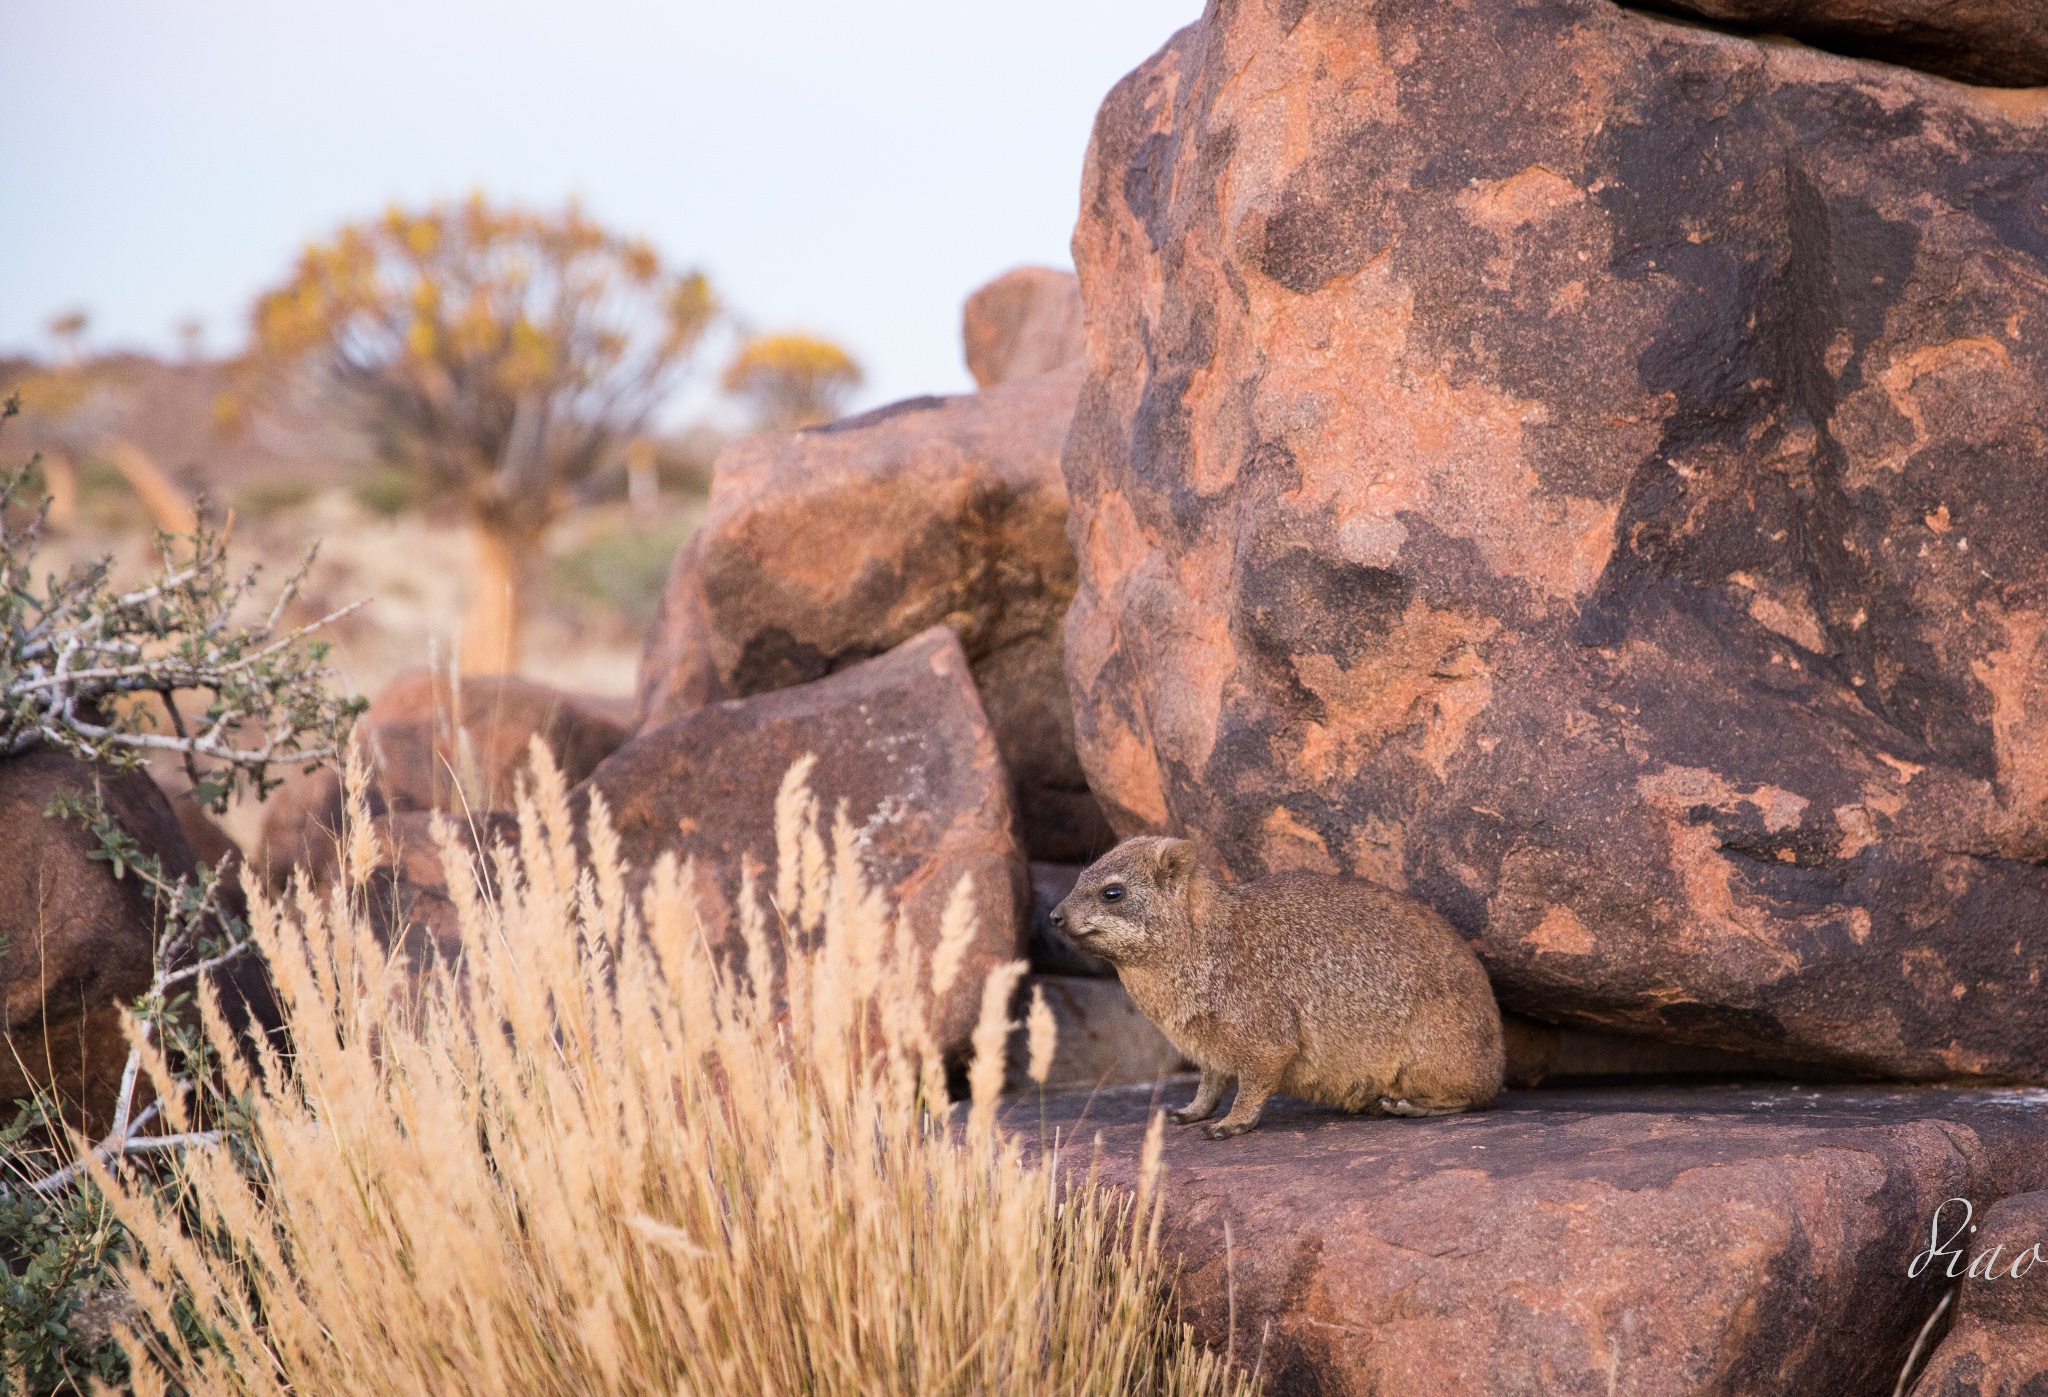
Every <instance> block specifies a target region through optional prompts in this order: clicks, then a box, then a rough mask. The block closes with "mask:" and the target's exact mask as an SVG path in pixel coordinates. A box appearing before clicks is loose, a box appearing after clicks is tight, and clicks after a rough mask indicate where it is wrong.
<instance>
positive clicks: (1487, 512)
mask: <svg viewBox="0 0 2048 1397" xmlns="http://www.w3.org/2000/svg"><path fill="white" fill-rule="evenodd" d="M1074 251H1075V257H1076V262H1077V265H1078V266H1079V269H1080V276H1081V286H1082V295H1083V299H1084V300H1085V301H1086V303H1087V306H1088V324H1089V337H1090V341H1089V354H1088V380H1087V383H1086V385H1085V386H1084V387H1083V390H1082V394H1081V401H1080V406H1079V408H1078V410H1077V414H1076V418H1075V422H1074V427H1073V431H1072V433H1071V435H1070V437H1069V440H1068V446H1067V450H1066V456H1065V464H1066V471H1067V479H1068V484H1069V488H1070V493H1071V496H1072V501H1073V517H1072V522H1071V527H1070V532H1071V537H1072V539H1073V542H1074V545H1075V550H1076V553H1077V554H1078V556H1079V560H1080V566H1081V586H1080V590H1079V592H1078V594H1077V596H1076V600H1075V603H1074V606H1073V609H1072V611H1071V613H1070V615H1069V619H1068V623H1067V638H1068V649H1067V659H1068V678H1069V683H1070V687H1071V689H1072V692H1073V693H1074V695H1075V698H1076V702H1077V727H1078V732H1079V741H1080V748H1081V753H1082V758H1083V764H1084V766H1085V767H1086V769H1087V771H1088V775H1089V778H1090V782H1091V785H1092V787H1093V789H1094V791H1095V793H1096V795H1097V797H1098V798H1099V799H1101V800H1102V801H1103V803H1104V806H1105V808H1106V809H1108V810H1109V812H1110V814H1111V818H1112V820H1113V822H1114V823H1116V824H1117V826H1118V827H1119V830H1120V832H1125V833H1129V832H1136V831H1139V830H1173V831H1177V832H1184V833H1186V834H1188V835H1190V836H1192V837H1194V838H1196V839H1198V840H1200V841H1202V842H1203V843H1204V844H1206V845H1207V846H1209V848H1210V849H1211V851H1212V852H1213V854H1214V855H1215V857H1217V858H1218V859H1219V860H1220V861H1221V862H1222V863H1223V864H1224V865H1225V866H1226V867H1228V868H1229V869H1230V870H1231V871H1232V872H1233V873H1235V874H1237V875H1239V876H1248V875H1252V874H1256V873H1260V872H1264V871H1267V870H1271V869H1276V868H1285V867H1290V866H1306V867H1319V868H1336V869H1340V870H1344V871H1347V872H1352V873H1358V874H1363V875H1365V876H1368V877H1373V878H1377V879H1380V880H1382V881H1385V882H1387V883H1389V884H1391V885H1394V886H1396V887H1401V888H1405V889H1406V890H1407V891H1409V892H1410V893H1412V894H1414V895H1416V896H1418V897H1420V898H1422V899H1423V900H1425V901H1427V902H1429V903H1430V904H1431V905H1433V906H1434V907H1436V908H1437V910H1439V911H1440V912H1442V913H1443V914H1444V915H1445V916H1446V917H1448V918H1449V919H1450V921H1451V922H1452V923H1453V925H1455V926H1457V927H1458V928H1459V929H1460V930H1461V931H1463V932H1464V933H1466V934H1467V935H1468V936H1472V937H1474V938H1475V939H1476V941H1477V943H1478V949H1479V950H1480V952H1481V954H1482V956H1483V957H1484V958H1485V960H1486V963H1487V967H1488V969H1489V971H1490V973H1491V974H1492V977H1493V981H1494V984H1495V986H1496V987H1497V988H1498V990H1499V992H1500V994H1501V998H1502V1001H1503V1003H1504V1004H1505V1005H1506V1006H1508V1007H1510V1008H1522V1009H1527V1010H1529V1011H1530V1012H1532V1013H1534V1014H1535V1015H1537V1016H1538V1017H1542V1018H1546V1019H1550V1020H1553V1021H1563V1022H1568V1023H1573V1024H1577V1025H1580V1026H1586V1027H1603V1026H1605V1027H1611V1028H1615V1029H1620V1030H1623V1031H1628V1032H1638V1033H1648V1034H1654V1035H1658V1036H1662V1037H1665V1038H1669V1039H1672V1040H1676V1041H1681V1042H1688V1043H1694V1044H1698V1045H1701V1046H1709V1047H1723V1048H1731V1049H1738V1050H1743V1051H1748V1052H1755V1053H1762V1054H1768V1055H1770V1056H1773V1057H1777V1058H1798V1059H1803V1060H1807V1061H1813V1062H1826V1063H1831V1064H1835V1065H1838V1066H1841V1067H1846V1068H1851V1069H1857V1070H1864V1071H1871V1072H1880V1073H1887V1074H1898V1075H1903V1076H1907V1077H1912V1078H1947V1077H1968V1076H1977V1075H1981V1076H1986V1077H1994V1078H1996V1077H2006V1078H2025V1079H2040V1078H2042V1077H2044V1076H2048V995H2044V994H2043V993H2042V992H2041V986H2042V984H2043V982H2044V979H2048V872H2044V869H2043V867H2042V861H2043V860H2044V859H2048V703H2044V702H2043V701H2042V698H2041V695H2042V694H2043V693H2044V692H2048V473H2044V472H2043V471H2042V470H2041V469H2040V463H2041V462H2042V461H2043V460H2044V459H2048V108H2044V107H2043V106H2042V105H2041V104H2039V103H2033V104H2031V105H2030V104H2029V103H2027V102H2024V101H2020V100H2017V99H2008V98H2004V97H2000V96H1998V95H1997V94H1987V93H1985V92H1983V91H1981V90H1976V89H1970V88H1965V87H1961V86H1958V85H1956V84H1952V83H1948V82H1944V81H1942V80H1939V79H1936V78H1931V77H1928V76H1925V75H1923V74H1920V73H1916V72H1912V71H1908V70H1905V69H1897V68H1887V67H1883V66H1880V65H1876V64H1872V63H1868V62H1862V61H1856V60H1851V59H1846V58H1838V57H1834V56H1831V55H1828V54H1825V53H1820V52H1817V51H1814V50H1811V49H1806V48H1802V47H1799V46H1788V45H1784V44H1766V43H1759V42H1754V41H1751V40H1748V39H1744V38H1741V37H1735V36H1731V35H1727V34H1724V33H1719V32H1715V31H1713V30H1710V29H1707V28H1703V27H1700V26H1697V25H1681V24H1677V23H1674V22H1670V21H1666V20H1663V19H1659V18H1655V17H1652V16H1647V15H1643V14H1640V13H1636V12H1632V11H1628V10H1624V9H1620V8H1618V7H1616V6H1613V5H1610V4H1607V3H1604V0H1548V2H1547V3H1542V4H1533V5H1532V4H1526V3H1518V0H1469V2H1468V3H1461V4H1458V5H1455V6H1454V5H1419V4H1405V3H1392V2H1391V0H1383V2H1382V3H1376V4H1365V5H1348V6H1347V5H1338V4H1317V3H1304V0H1290V3H1286V4H1280V3H1274V4H1239V5H1229V6H1221V7H1212V8H1211V9H1210V11H1209V12H1208V14H1207V16H1206V17H1205V18H1204V20H1203V21H1202V22H1201V23H1199V24H1197V25H1195V26H1193V27H1191V28H1189V29H1186V30H1183V31H1182V32H1181V33H1180V34H1179V35H1177V36H1175V38H1174V39H1173V40H1172V42H1171V43H1169V44H1168V45H1167V47H1166V48H1165V49H1164V50H1162V51H1161V52H1160V53H1159V54H1158V55H1157V56H1155V57H1154V58H1153V59H1151V60H1150V61H1149V62H1147V63H1146V64H1145V65H1144V66H1143V67H1142V68H1140V69H1139V70H1138V71H1137V72H1136V73H1134V74H1133V75H1131V76H1130V77H1129V78H1127V79H1126V80H1125V81H1124V82H1123V83H1122V84H1121V85H1120V86H1119V87H1118V88H1117V89H1116V90H1115V91H1114V92H1113V93H1112V94H1111V95H1110V97H1109V98H1108V100H1107V102H1106V103H1105V105H1104V107H1103V109H1102V113H1101V116H1100V119H1099V121H1098V123H1097V127H1096V131H1095V136H1094V140H1093V144H1092V147H1091V151H1090V154H1089V158H1088V164H1087V172H1086V175H1085V177H1084V184H1083V194H1082V211H1081V219H1080V223H1079V226H1078V228H1077V231H1076V233H1075V239H1074Z"/></svg>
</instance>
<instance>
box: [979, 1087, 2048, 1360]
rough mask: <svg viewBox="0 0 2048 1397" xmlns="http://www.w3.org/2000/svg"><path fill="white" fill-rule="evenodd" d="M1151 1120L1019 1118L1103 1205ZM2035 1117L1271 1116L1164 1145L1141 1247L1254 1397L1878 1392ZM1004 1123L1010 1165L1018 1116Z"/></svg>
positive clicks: (1693, 1104) (1575, 1110)
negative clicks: (1164, 1261)
mask: <svg viewBox="0 0 2048 1397" xmlns="http://www.w3.org/2000/svg"><path fill="white" fill-rule="evenodd" d="M1151 1097H1152V1091H1151V1089H1150V1088H1146V1087H1131V1088H1126V1089H1123V1090H1121V1091H1115V1092H1100V1093H1095V1094H1094V1095H1093V1096H1092V1097H1087V1096H1082V1095H1080V1094H1078V1093H1077V1094H1075V1095H1071V1096H1067V1097H1063V1098H1055V1099H1052V1100H1049V1101H1048V1102H1046V1104H1045V1107H1044V1115H1045V1119H1046V1122H1047V1125H1048V1127H1057V1128H1060V1129H1062V1130H1063V1132H1064V1134H1065V1135H1066V1136H1067V1137H1068V1138H1076V1137H1078V1138H1087V1139H1092V1138H1094V1136H1095V1134H1096V1132H1098V1131H1099V1132H1100V1133H1101V1135H1102V1138H1103V1142H1104V1150H1103V1159H1104V1167H1105V1172H1106V1174H1107V1176H1108V1177H1110V1178H1112V1179H1114V1180H1117V1181H1119V1182H1122V1183H1125V1184H1128V1183H1129V1182H1130V1181H1132V1180H1133V1179H1134V1178H1135V1175H1136V1172H1137V1164H1138V1157H1139V1153H1140V1149H1141V1146H1142V1142H1143V1137H1144V1129H1145V1126H1144V1121H1145V1119H1146V1114H1147V1108H1148V1105H1149V1103H1150V1100H1151ZM2029 1097H2033V1098H2037V1099H2035V1100H2034V1101H2033V1102H2032V1104H2029V1103H2028V1100H2027V1098H2029ZM2039 1097H2040V1093H2021V1092H1991V1091H1982V1092H1946V1091H1937V1090H1931V1089H1915V1088H1907V1089H1903V1090H1897V1091H1880V1090H1869V1089H1861V1088H1854V1089H1851V1088H1821V1089H1793V1088H1784V1087H1776V1086H1774V1087H1770V1088H1756V1087H1721V1088H1688V1089H1682V1090H1681V1089H1668V1088H1667V1089H1642V1088H1634V1089H1612V1090H1603V1091H1545V1092H1526V1093H1523V1092H1509V1093H1507V1094H1505V1095H1503V1096H1502V1097H1500V1098H1499V1099H1498V1100H1497V1102H1496V1103H1495V1105H1494V1107H1493V1108H1492V1109H1490V1110H1487V1111H1484V1112H1481V1113H1478V1114H1475V1115H1467V1116H1452V1117H1446V1118H1441V1119H1437V1120H1428V1121H1404V1120H1393V1119H1372V1118H1363V1117H1347V1116H1342V1115H1339V1114H1336V1113H1333V1112H1330V1111H1328V1110H1325V1109H1322V1108H1317V1107H1309V1106H1306V1105H1303V1104H1300V1103H1294V1102H1287V1101H1285V1100H1284V1099H1282V1098H1276V1099H1275V1104H1274V1106H1271V1107H1268V1115H1267V1117H1266V1119H1265V1120H1264V1121H1263V1122H1262V1123H1261V1125H1260V1127H1259V1129H1258V1130H1256V1131H1254V1132H1252V1133H1251V1134H1249V1135H1244V1136H1240V1137H1238V1138H1237V1139H1234V1140H1227V1141H1220V1142H1212V1141H1209V1140H1205V1139H1203V1138H1202V1137H1201V1136H1200V1135H1199V1134H1197V1133H1196V1131H1195V1130H1194V1129H1192V1128H1181V1127H1175V1126H1171V1125H1169V1126H1167V1127H1166V1132H1167V1133H1166V1151H1165V1156H1164V1181H1165V1182H1164V1188H1165V1190H1166V1193H1165V1200H1166V1201H1165V1219H1166V1231H1165V1234H1164V1249H1165V1251H1166V1254H1167V1255H1168V1256H1169V1257H1177V1258H1178V1259H1179V1261H1180V1264H1181V1271H1180V1287H1181V1295H1182V1299H1183V1302H1184V1304H1185V1306H1186V1313H1187V1317H1188V1319H1189V1321H1190V1322H1191V1323H1193V1324H1194V1325H1195V1327H1196V1331H1197V1333H1198V1334H1199V1335H1200V1337H1201V1338H1202V1339H1203V1340H1205V1341H1206V1342H1207V1343H1209V1344H1210V1345H1211V1346H1213V1347H1215V1348H1216V1349H1217V1350H1218V1351H1225V1350H1228V1351H1231V1352H1234V1353H1235V1355H1236V1356H1237V1357H1238V1358H1239V1359H1240V1360H1241V1361H1243V1362H1245V1363H1247V1364H1250V1363H1251V1362H1253V1361H1258V1362H1259V1363H1260V1366H1261V1370H1262V1371H1263V1372H1264V1374H1265V1375H1266V1377H1267V1380H1268V1391H1270V1392H1273V1393H1274V1394H1275V1395H1276V1397H1285V1395H1286V1394H1304V1393H1313V1394H1318V1397H1350V1394H1358V1395H1359V1397H1364V1394H1368V1393H1400V1394H1402V1397H1431V1395H1432V1394H1437V1393H1442V1394H1445V1397H1451V1394H1456V1397H1491V1395H1492V1394H1503V1395H1504V1394H1539V1393H1540V1394H1546V1395H1547V1394H1587V1397H1596V1395H1597V1394H1606V1393H1611V1392H1626V1393H1635V1394H1640V1397H1659V1395H1660V1394H1666V1393H1668V1394H1672V1397H1678V1394H1689V1395H1690V1397H1711V1394H1731V1397H1732V1394H1738V1393H1739V1394H1763V1393H1774V1394H1775V1393H1789V1392H1798V1393H1813V1394H1837V1393H1839V1394H1844V1397H1847V1394H1852V1393H1853V1394H1862V1393H1871V1392H1888V1391H1890V1390H1891V1384H1892V1381H1893V1379H1894V1378H1895V1376H1896V1375H1897V1373H1898V1372H1899V1369H1900V1367H1901V1366H1902V1364H1903V1363H1904V1361H1905V1359H1906V1355H1907V1353H1908V1351H1909V1350H1910V1348H1911V1346H1912V1343H1913V1340H1914V1337H1915V1336H1916V1334H1917V1333H1918V1332H1919V1329H1920V1327H1921V1325H1922V1323H1923V1322H1924V1321H1925V1320H1926V1319H1927V1317H1928V1316H1929V1315H1930V1314H1931V1313H1932V1312H1933V1310H1934V1309H1935V1307H1936V1305H1937V1304H1938V1303H1939V1301H1940V1298H1941V1295H1942V1292H1943V1290H1944V1289H1945V1288H1946V1287H1947V1286H1948V1285H1949V1284H1951V1282H1949V1281H1947V1280H1937V1279H1932V1278H1929V1277H1928V1276H1926V1275H1924V1274H1923V1275H1922V1276H1920V1277H1919V1278H1917V1279H1915V1278H1909V1277H1908V1275H1907V1274H1906V1272H1907V1268H1908V1266H1909V1265H1910V1264H1911V1261H1912V1258H1913V1256H1914V1254H1915V1253H1916V1252H1917V1251H1919V1250H1920V1249H1922V1248H1923V1247H1924V1246H1925V1245H1926V1238H1927V1231H1928V1226H1929V1221H1930V1219H1931V1217H1932V1214H1933V1212H1934V1210H1935V1208H1936V1207H1937V1206H1938V1205H1939V1204H1940V1203H1941V1202H1942V1201H1943V1200H1944V1199H1946V1198H1949V1197H1958V1196H1966V1197H1973V1198H1975V1199H1978V1200H1979V1201H1980V1204H1988V1203H1989V1202H1990V1201H1991V1200H1993V1199H1996V1198H1999V1197H2001V1196H2003V1195H2006V1194H2009V1193H2012V1192H2015V1191H2018V1190H2025V1189H2033V1188H2038V1187H2040V1180H2041V1179H2042V1177H2043V1175H2044V1172H2048V1148H2044V1147H2048V1101H2042V1100H2039V1099H2038V1098H2039ZM1159 1104H1160V1105H1162V1106H1177V1105H1179V1104H1181V1102H1180V1101H1179V1099H1177V1098H1176V1097H1173V1096H1172V1095H1171V1094H1169V1095H1168V1096H1166V1097H1162V1098H1161V1099H1160V1102H1159ZM1013 1119H1014V1121H1015V1123H1016V1126H1017V1128H1018V1129H1019V1130H1020V1131H1021V1132H1022V1133H1023V1135H1024V1136H1025V1137H1026V1138H1027V1139H1029V1138H1033V1137H1034V1134H1035V1132H1037V1131H1038V1130H1039V1124H1038V1121H1039V1107H1038V1103H1036V1102H1031V1103H1026V1104H1020V1105H1019V1106H1018V1107H1017V1108H1016V1114H1015V1116H1014V1117H1013ZM1226 1228H1227V1230H1226ZM1233 1306H1234V1309H1235V1315H1236V1325H1235V1329H1234V1331H1233V1328H1232V1326H1231V1314H1232V1309H1233ZM1919 1390H1920V1391H1923V1392H1924V1391H1926V1390H1928V1389H1927V1388H1926V1387H1925V1386H1924V1385H1923V1387H1922V1388H1921V1389H1919ZM1963 1390H1964V1391H1970V1390H1972V1389H1967V1388H1965V1389H1963ZM1987 1390H1990V1389H1987Z"/></svg>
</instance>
